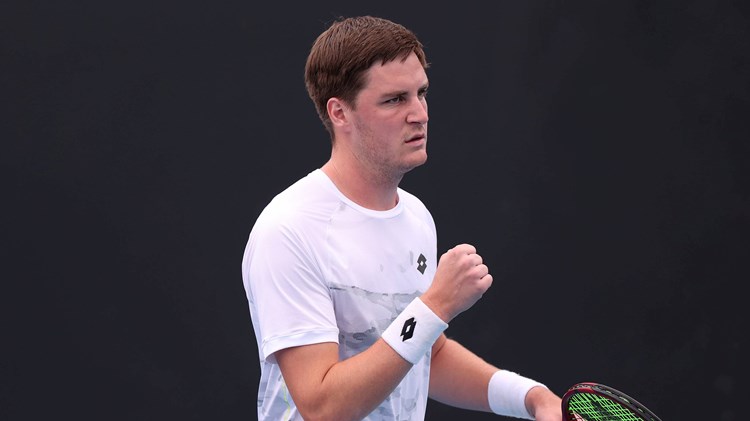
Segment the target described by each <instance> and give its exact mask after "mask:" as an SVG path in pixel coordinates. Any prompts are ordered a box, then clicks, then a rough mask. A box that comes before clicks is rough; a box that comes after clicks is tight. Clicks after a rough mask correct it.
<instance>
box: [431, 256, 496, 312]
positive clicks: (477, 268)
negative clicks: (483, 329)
mask: <svg viewBox="0 0 750 421" xmlns="http://www.w3.org/2000/svg"><path fill="white" fill-rule="evenodd" d="M490 285H492V275H490V273H489V269H488V268H487V265H485V264H484V263H483V262H482V256H480V255H478V254H477V250H476V248H475V247H474V246H472V245H470V244H459V245H457V246H456V247H453V248H452V249H450V250H448V251H447V252H445V253H444V254H443V255H442V256H440V261H438V265H437V270H436V272H435V278H434V279H433V280H432V285H431V286H430V288H429V289H427V291H425V293H424V294H423V295H422V297H421V300H422V302H424V303H425V304H426V305H427V306H428V307H430V309H431V310H432V311H433V312H434V313H435V314H436V315H437V316H438V317H440V318H441V319H443V320H444V321H445V322H446V323H448V322H450V321H451V320H452V319H453V318H454V317H456V316H458V315H459V314H460V313H461V312H463V311H465V310H468V309H469V308H470V307H471V306H473V305H474V303H476V302H477V301H478V300H479V299H480V298H482V294H484V293H485V291H487V289H489V287H490Z"/></svg>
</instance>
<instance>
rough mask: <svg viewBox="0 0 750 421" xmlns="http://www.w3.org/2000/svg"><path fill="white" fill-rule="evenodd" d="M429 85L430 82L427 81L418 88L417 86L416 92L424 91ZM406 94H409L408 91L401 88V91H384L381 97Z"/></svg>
mask: <svg viewBox="0 0 750 421" xmlns="http://www.w3.org/2000/svg"><path fill="white" fill-rule="evenodd" d="M429 87H430V84H429V83H425V84H424V85H422V86H420V87H419V88H417V92H424V91H426V90H427V89H428V88H429ZM408 94H409V91H404V90H401V91H390V92H384V93H383V94H382V95H381V97H383V98H393V97H397V96H404V95H408Z"/></svg>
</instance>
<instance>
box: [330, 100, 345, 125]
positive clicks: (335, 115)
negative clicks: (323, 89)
mask: <svg viewBox="0 0 750 421" xmlns="http://www.w3.org/2000/svg"><path fill="white" fill-rule="evenodd" d="M326 110H327V111H328V118H330V119H331V124H333V125H334V126H343V125H346V124H349V115H348V112H349V107H347V105H346V103H344V101H342V100H340V99H338V98H336V97H333V98H329V99H328V102H327V103H326Z"/></svg>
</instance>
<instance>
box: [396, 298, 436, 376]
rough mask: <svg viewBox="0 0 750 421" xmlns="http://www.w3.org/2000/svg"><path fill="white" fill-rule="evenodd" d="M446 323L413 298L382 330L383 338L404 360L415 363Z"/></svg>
mask: <svg viewBox="0 0 750 421" xmlns="http://www.w3.org/2000/svg"><path fill="white" fill-rule="evenodd" d="M446 328H448V324H447V323H445V322H444V321H443V319H441V318H440V317H438V316H437V315H436V314H435V313H433V312H432V310H430V308H429V307H427V305H426V304H425V303H423V302H422V300H420V299H419V297H417V298H415V299H414V300H413V301H412V302H411V303H410V304H409V305H408V306H406V308H405V309H404V311H402V312H401V314H399V315H398V316H397V317H396V320H394V321H393V322H392V323H391V324H390V326H388V328H386V329H385V331H384V332H383V335H382V337H383V340H384V341H385V342H386V343H387V344H388V345H390V346H391V348H393V349H394V350H395V351H396V352H397V353H398V354H399V355H401V356H402V357H403V358H404V359H405V360H406V361H409V362H410V363H412V364H416V363H417V362H418V361H419V360H420V359H421V358H422V357H423V356H424V355H425V354H426V353H427V351H429V350H430V349H431V348H432V344H434V343H435V341H436V340H437V338H438V337H439V336H440V334H441V333H443V331H444V330H445V329H446Z"/></svg>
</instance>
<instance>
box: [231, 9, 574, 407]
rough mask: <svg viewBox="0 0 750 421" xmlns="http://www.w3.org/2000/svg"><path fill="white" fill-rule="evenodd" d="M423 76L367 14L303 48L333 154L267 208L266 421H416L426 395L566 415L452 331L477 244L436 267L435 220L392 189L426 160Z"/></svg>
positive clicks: (388, 29)
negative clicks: (448, 330) (448, 333)
mask: <svg viewBox="0 0 750 421" xmlns="http://www.w3.org/2000/svg"><path fill="white" fill-rule="evenodd" d="M427 67H428V65H427V62H426V59H425V54H424V51H423V48H422V44H421V43H420V42H419V41H418V40H417V38H416V36H415V35H414V34H413V33H412V32H411V31H409V30H407V29H406V28H404V27H403V26H401V25H399V24H396V23H394V22H391V21H388V20H385V19H380V18H375V17H370V16H364V17H356V18H348V19H341V20H338V21H336V22H334V23H333V24H332V25H331V26H330V27H329V28H328V29H327V30H326V31H324V32H323V33H322V34H321V35H320V36H319V37H318V39H317V40H316V42H315V43H314V45H313V47H312V49H311V51H310V54H309V56H308V60H307V64H306V68H305V83H306V86H307V89H308V92H309V94H310V97H311V98H312V100H313V102H314V103H315V106H316V108H317V111H318V114H319V115H320V118H321V120H322V122H323V125H324V126H325V127H326V129H327V130H328V132H329V134H330V136H331V141H332V148H331V157H330V159H329V160H328V162H326V163H325V164H324V165H323V166H322V167H321V168H319V169H316V170H314V171H312V172H311V173H309V174H308V175H307V176H306V177H304V178H302V179H301V180H299V181H298V182H296V183H294V184H293V185H292V186H290V187H289V188H287V189H286V190H285V191H283V192H282V193H280V194H279V195H277V196H276V197H275V198H274V199H273V200H272V201H271V203H269V204H268V206H267V207H266V209H264V211H263V212H262V213H261V215H260V216H259V217H258V220H257V221H256V223H255V225H254V227H253V230H252V232H251V234H250V238H249V240H248V244H247V248H246V250H245V255H244V258H243V263H242V274H243V282H244V285H245V290H246V292H247V298H248V302H249V306H250V313H251V318H252V322H253V328H254V330H255V335H256V339H257V342H258V347H259V355H260V360H261V365H262V368H261V382H260V386H259V391H258V418H259V419H260V420H282V419H284V420H286V419H295V420H298V419H304V420H307V421H312V420H359V419H367V420H422V419H424V416H425V407H426V404H427V398H428V396H429V397H430V398H433V399H436V400H438V401H441V402H444V403H446V404H450V405H454V406H458V407H462V408H467V409H472V410H478V411H486V412H490V411H493V412H496V413H499V414H503V415H509V416H514V417H519V418H528V419H534V418H535V419H537V420H542V421H561V419H562V414H561V409H560V398H559V397H558V396H556V395H555V394H554V393H552V392H550V391H549V390H548V389H547V388H546V387H544V386H543V385H542V384H540V383H537V382H535V381H533V380H531V379H528V378H525V377H522V376H520V375H518V374H516V373H512V372H509V371H507V370H500V369H498V368H497V367H495V366H493V365H490V364H489V363H487V362H485V361H484V360H483V359H481V358H480V357H478V356H477V355H475V354H473V353H472V352H470V351H469V350H467V349H466V348H464V347H462V346H461V345H460V344H459V343H457V342H456V341H454V340H451V339H448V338H447V337H446V336H445V334H444V333H443V331H444V330H445V328H446V327H447V326H448V322H450V321H451V320H452V319H453V318H454V317H456V316H457V315H458V314H459V313H461V312H463V311H464V310H466V309H468V308H470V307H471V306H472V305H473V304H474V303H475V302H476V301H477V300H479V298H481V296H482V294H483V293H484V292H485V291H486V290H487V289H488V288H489V287H490V285H491V284H492V276H491V275H490V273H489V269H488V268H487V266H486V265H485V264H484V263H483V262H482V257H481V256H480V255H479V254H477V251H476V250H475V248H474V247H473V246H471V245H469V244H460V245H457V246H456V247H454V248H453V249H451V250H448V251H447V252H445V253H444V254H442V256H441V257H440V259H439V261H438V260H437V238H436V229H435V225H434V222H433V219H432V217H431V215H430V213H429V212H428V210H427V209H426V208H425V206H424V204H423V203H422V202H421V201H420V200H419V199H417V198H416V197H415V196H413V195H412V194H410V193H408V192H406V191H404V190H402V189H401V188H399V187H398V186H399V183H400V181H401V179H402V177H403V176H404V174H406V173H407V172H409V171H410V170H412V169H413V168H416V167H418V166H420V165H422V164H423V163H424V162H425V161H426V159H427V149H426V148H427V121H428V114H427V100H426V94H427V87H428V79H427V75H426V73H425V69H426V68H427Z"/></svg>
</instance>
